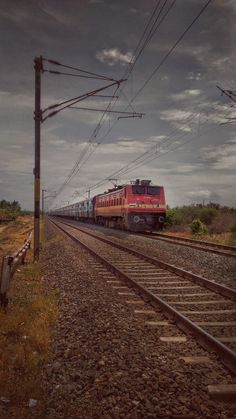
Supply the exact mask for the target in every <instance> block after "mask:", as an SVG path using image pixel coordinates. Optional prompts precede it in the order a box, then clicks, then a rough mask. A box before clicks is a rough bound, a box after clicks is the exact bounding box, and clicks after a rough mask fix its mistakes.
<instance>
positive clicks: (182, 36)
mask: <svg viewBox="0 0 236 419" xmlns="http://www.w3.org/2000/svg"><path fill="white" fill-rule="evenodd" d="M211 1H212V0H208V1H207V2H206V3H205V5H204V6H203V7H202V8H201V10H200V11H199V13H198V14H197V15H196V16H195V18H194V19H193V20H192V21H191V23H190V24H189V25H188V26H187V28H186V29H185V30H184V31H183V33H182V34H181V35H180V37H179V38H178V39H177V40H176V42H175V43H174V45H173V46H172V47H171V48H170V49H169V51H168V52H167V53H166V54H165V56H164V57H163V58H162V60H161V62H160V63H159V64H158V65H157V66H156V67H155V69H154V70H153V71H152V73H151V74H150V76H149V77H148V79H147V80H146V81H145V82H144V84H143V85H142V86H141V87H140V88H139V89H138V91H137V92H136V94H135V95H134V96H133V98H132V99H131V101H130V102H133V101H134V100H135V99H136V98H137V96H138V95H139V94H140V93H141V92H142V90H143V89H144V88H145V87H146V85H147V84H148V83H149V82H150V80H151V79H152V78H153V77H154V75H155V74H156V73H157V71H158V70H159V69H160V67H161V66H162V65H163V64H164V63H165V61H166V60H167V59H168V57H169V56H170V55H171V54H172V52H173V51H174V49H175V48H176V47H177V46H178V44H179V43H180V42H181V41H182V39H183V38H184V37H185V35H186V34H187V32H188V31H189V30H190V29H191V27H192V26H193V25H194V23H195V22H196V21H197V20H198V19H199V17H200V16H201V15H202V13H203V12H204V11H205V9H206V8H207V7H208V5H209V4H210V3H211ZM173 5H174V2H173V3H172V7H173ZM150 33H151V32H149V34H150ZM109 106H110V105H109ZM128 107H129V105H128V106H127V107H126V108H125V109H124V111H126V110H127V108H128ZM114 125H115V124H113V126H112V127H110V128H109V130H108V132H107V133H106V136H107V135H108V134H109V133H110V132H111V130H112V129H113V127H114ZM97 127H98V130H99V129H100V125H99V124H98V125H97ZM94 132H96V129H95V130H94ZM103 138H105V137H103ZM100 141H101V140H100ZM91 154H92V152H91ZM86 161H87V159H86ZM73 173H74V174H76V173H78V170H77V171H74V172H73ZM72 177H73V176H71V177H70V179H72ZM67 183H68V182H66V183H64V184H67ZM61 190H62V189H61V188H60V191H61Z"/></svg>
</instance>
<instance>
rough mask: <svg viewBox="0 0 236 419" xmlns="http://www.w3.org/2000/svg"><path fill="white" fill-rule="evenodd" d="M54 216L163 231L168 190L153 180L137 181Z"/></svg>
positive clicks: (149, 230) (114, 226)
mask: <svg viewBox="0 0 236 419" xmlns="http://www.w3.org/2000/svg"><path fill="white" fill-rule="evenodd" d="M51 214H52V215H55V216H60V217H63V218H70V219H74V220H78V221H86V222H90V223H91V222H92V223H96V224H100V225H103V226H106V227H112V228H119V229H122V230H129V231H136V232H145V231H146V232H147V231H148V232H151V231H153V230H160V229H162V227H163V224H164V222H165V215H166V203H165V194H164V188H163V186H155V185H152V183H151V181H150V180H139V179H137V180H136V181H135V182H133V183H131V184H125V185H120V186H116V187H114V188H113V189H109V190H108V191H107V192H104V193H103V194H99V195H96V196H94V197H93V198H91V199H86V200H84V201H81V202H77V203H74V204H71V205H67V206H65V207H63V208H60V209H56V210H54V211H52V212H51Z"/></svg>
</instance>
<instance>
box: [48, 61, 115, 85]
mask: <svg viewBox="0 0 236 419" xmlns="http://www.w3.org/2000/svg"><path fill="white" fill-rule="evenodd" d="M42 60H43V61H47V62H48V63H50V64H53V65H58V66H61V67H64V68H69V69H70V70H75V71H78V72H80V73H84V74H89V75H91V76H95V77H99V78H100V79H103V80H109V81H115V80H114V79H112V78H110V77H107V76H103V75H102V74H97V73H93V72H91V71H87V70H82V69H81V68H78V67H72V66H70V65H66V64H62V63H60V62H59V61H56V60H49V59H47V58H44V57H42Z"/></svg>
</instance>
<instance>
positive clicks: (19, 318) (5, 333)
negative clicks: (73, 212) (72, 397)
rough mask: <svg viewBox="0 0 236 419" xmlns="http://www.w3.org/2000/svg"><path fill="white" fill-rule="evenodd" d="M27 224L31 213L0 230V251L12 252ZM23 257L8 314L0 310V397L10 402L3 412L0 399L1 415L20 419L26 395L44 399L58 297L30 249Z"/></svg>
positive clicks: (16, 276)
mask: <svg viewBox="0 0 236 419" xmlns="http://www.w3.org/2000/svg"><path fill="white" fill-rule="evenodd" d="M30 228H32V217H28V216H27V217H24V218H23V219H21V220H17V221H16V222H15V224H14V223H10V224H9V226H8V227H6V228H5V229H4V230H3V232H2V234H1V236H2V242H1V249H0V253H4V254H6V253H9V252H10V251H12V250H14V251H15V250H17V249H18V248H19V247H20V246H21V245H22V243H23V242H24V239H25V237H26V236H27V235H28V232H29V230H30ZM26 261H27V262H26V264H25V265H24V266H23V265H22V266H19V267H18V269H17V271H16V273H15V275H14V278H13V280H12V282H11V286H10V292H9V295H8V297H9V307H8V311H7V314H4V313H3V312H0V325H1V330H0V396H1V397H5V398H6V399H9V400H10V403H9V404H8V405H5V407H4V409H3V412H2V411H1V407H2V408H3V406H1V402H0V417H1V418H2V417H6V418H8V417H16V418H19V419H21V418H22V419H23V418H25V417H27V414H28V413H27V410H29V408H27V403H28V401H29V399H36V400H40V399H42V398H43V390H42V388H41V386H40V374H41V371H42V367H43V366H44V365H45V363H46V362H47V361H48V359H49V358H50V349H51V348H50V345H51V333H52V325H53V323H54V322H55V319H56V317H57V295H56V294H55V293H52V291H49V290H48V288H47V286H46V284H45V282H44V280H43V278H42V272H41V266H40V263H38V264H34V263H33V262H32V250H30V251H29V252H28V253H27V257H26ZM2 404H3V403H2ZM8 409H11V415H10V416H8V415H9V413H10V412H9V410H8ZM12 409H13V410H12ZM25 409H26V411H25ZM7 410H8V412H7ZM4 412H5V413H4ZM3 415H5V416H3Z"/></svg>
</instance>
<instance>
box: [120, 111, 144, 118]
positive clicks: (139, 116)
mask: <svg viewBox="0 0 236 419" xmlns="http://www.w3.org/2000/svg"><path fill="white" fill-rule="evenodd" d="M123 113H124V112H123ZM143 115H145V114H144V113H139V114H138V113H137V114H136V113H134V114H132V115H129V116H118V118H117V119H124V118H142V117H143Z"/></svg>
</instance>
